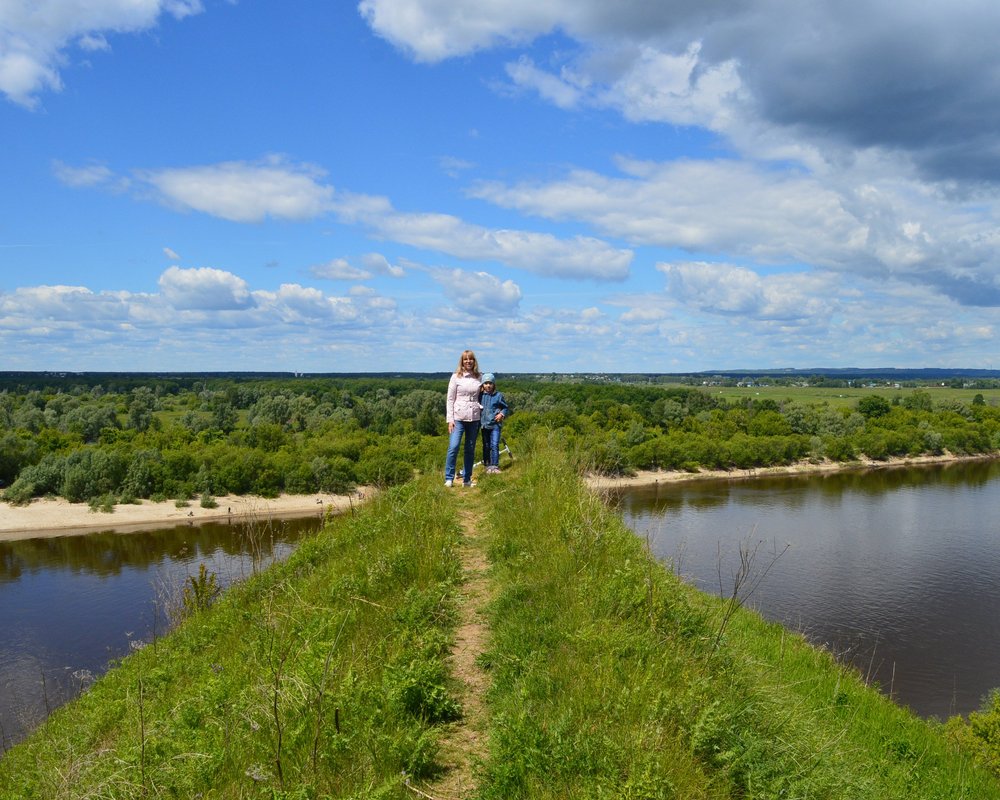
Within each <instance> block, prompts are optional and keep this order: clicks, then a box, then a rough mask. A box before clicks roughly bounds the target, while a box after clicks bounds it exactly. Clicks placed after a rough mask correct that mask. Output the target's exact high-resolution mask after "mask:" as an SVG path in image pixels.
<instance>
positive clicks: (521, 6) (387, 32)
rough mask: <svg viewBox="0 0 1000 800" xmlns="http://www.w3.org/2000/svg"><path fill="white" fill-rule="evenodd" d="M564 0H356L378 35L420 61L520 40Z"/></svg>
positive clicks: (542, 25) (547, 23)
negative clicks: (459, 0)
mask: <svg viewBox="0 0 1000 800" xmlns="http://www.w3.org/2000/svg"><path fill="white" fill-rule="evenodd" d="M570 7H571V4H568V3H566V2H565V0H548V1H547V2H544V3H539V2H531V1H530V0H506V2H502V3H496V2H487V3H479V4H475V5H472V6H470V4H469V3H454V2H447V1H445V2H442V1H441V0H430V1H429V2H426V1H424V0H361V2H360V3H359V4H358V10H359V11H360V12H361V15H362V16H363V17H364V18H365V19H366V20H367V21H368V24H369V25H371V27H372V29H373V30H374V31H375V32H376V33H377V34H378V35H379V36H382V37H384V38H385V39H387V40H388V41H390V42H392V43H393V44H395V45H397V46H398V47H402V48H403V49H405V50H407V51H408V52H410V53H411V54H412V55H413V56H414V57H415V58H416V59H418V60H420V61H438V60H441V59H443V58H449V57H451V56H457V55H464V54H466V53H470V52H472V51H473V50H477V49H480V48H483V47H488V46H491V45H493V44H497V43H501V42H523V41H527V40H529V39H531V38H533V37H534V36H536V35H538V34H539V33H544V32H546V31H547V30H549V29H551V28H552V27H553V26H554V25H555V24H556V23H557V21H558V20H559V19H560V17H561V16H562V12H563V11H565V10H566V9H567V8H570Z"/></svg>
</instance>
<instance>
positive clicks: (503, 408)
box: [479, 392, 510, 431]
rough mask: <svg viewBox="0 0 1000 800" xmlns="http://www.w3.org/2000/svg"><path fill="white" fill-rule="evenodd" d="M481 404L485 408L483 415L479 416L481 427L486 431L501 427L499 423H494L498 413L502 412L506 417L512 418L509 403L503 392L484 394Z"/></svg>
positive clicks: (481, 396) (481, 397)
mask: <svg viewBox="0 0 1000 800" xmlns="http://www.w3.org/2000/svg"><path fill="white" fill-rule="evenodd" d="M479 404H480V405H481V406H482V407H483V413H482V414H480V416H479V419H480V424H479V427H481V428H483V429H484V430H487V431H488V430H491V429H492V428H495V427H496V426H497V425H499V423H498V422H494V421H493V418H494V417H495V416H496V415H497V412H498V411H499V412H502V413H503V415H504V417H509V416H510V409H509V408H508V406H507V401H506V400H505V399H504V396H503V392H493V394H486V392H482V393H481V395H480V398H479Z"/></svg>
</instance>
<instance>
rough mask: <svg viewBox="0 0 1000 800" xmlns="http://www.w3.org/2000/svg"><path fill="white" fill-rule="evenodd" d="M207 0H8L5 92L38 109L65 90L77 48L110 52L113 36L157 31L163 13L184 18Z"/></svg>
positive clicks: (3, 13) (1, 70) (2, 55)
mask: <svg viewBox="0 0 1000 800" xmlns="http://www.w3.org/2000/svg"><path fill="white" fill-rule="evenodd" d="M201 11H202V4H201V0H139V1H138V2H129V1H128V0H88V2H86V3H80V2H73V0H6V1H5V2H3V3H0V92H3V93H4V94H5V95H6V96H7V98H8V99H9V100H11V101H13V102H14V103H18V104H19V105H22V106H25V107H26V108H36V107H37V106H38V104H39V100H38V95H39V94H40V93H41V92H43V91H46V90H51V91H59V90H60V89H62V85H63V83H62V78H61V76H60V70H62V69H63V68H64V67H65V66H66V64H67V63H70V62H71V61H72V55H73V53H74V50H75V49H77V48H78V49H79V50H81V51H83V52H87V53H89V52H94V51H97V50H107V49H109V47H110V46H109V44H108V41H107V35H108V34H120V33H138V32H141V31H145V30H149V29H151V28H154V27H155V26H156V25H157V24H158V22H159V19H160V17H161V16H162V15H163V14H165V13H166V14H170V15H172V16H173V17H175V18H177V19H182V18H184V17H186V16H190V15H191V14H197V13H199V12H201Z"/></svg>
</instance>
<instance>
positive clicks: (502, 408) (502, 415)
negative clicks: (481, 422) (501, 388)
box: [493, 392, 510, 422]
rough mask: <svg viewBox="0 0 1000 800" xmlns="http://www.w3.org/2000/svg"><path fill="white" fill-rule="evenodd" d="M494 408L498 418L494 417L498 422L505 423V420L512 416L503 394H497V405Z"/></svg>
mask: <svg viewBox="0 0 1000 800" xmlns="http://www.w3.org/2000/svg"><path fill="white" fill-rule="evenodd" d="M494 408H496V409H497V413H496V416H494V417H493V419H494V420H496V421H497V422H503V421H504V419H506V418H507V417H509V416H510V407H509V406H508V405H507V401H506V400H505V399H504V396H503V392H497V399H496V403H495V404H494Z"/></svg>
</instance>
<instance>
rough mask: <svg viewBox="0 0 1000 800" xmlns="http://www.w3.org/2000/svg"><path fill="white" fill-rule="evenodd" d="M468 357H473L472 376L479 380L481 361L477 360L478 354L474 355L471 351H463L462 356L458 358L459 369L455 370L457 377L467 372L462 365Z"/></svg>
mask: <svg viewBox="0 0 1000 800" xmlns="http://www.w3.org/2000/svg"><path fill="white" fill-rule="evenodd" d="M466 356H472V362H473V363H472V374H473V375H475V376H476V377H477V378H478V377H479V359H477V358H476V354H475V353H473V352H472V351H471V350H463V351H462V355H460V356H459V357H458V367H457V368H456V369H455V374H456V375H462V374H463V373H464V372H466V369H465V364H463V363H462V362H463V361H465V357H466Z"/></svg>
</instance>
